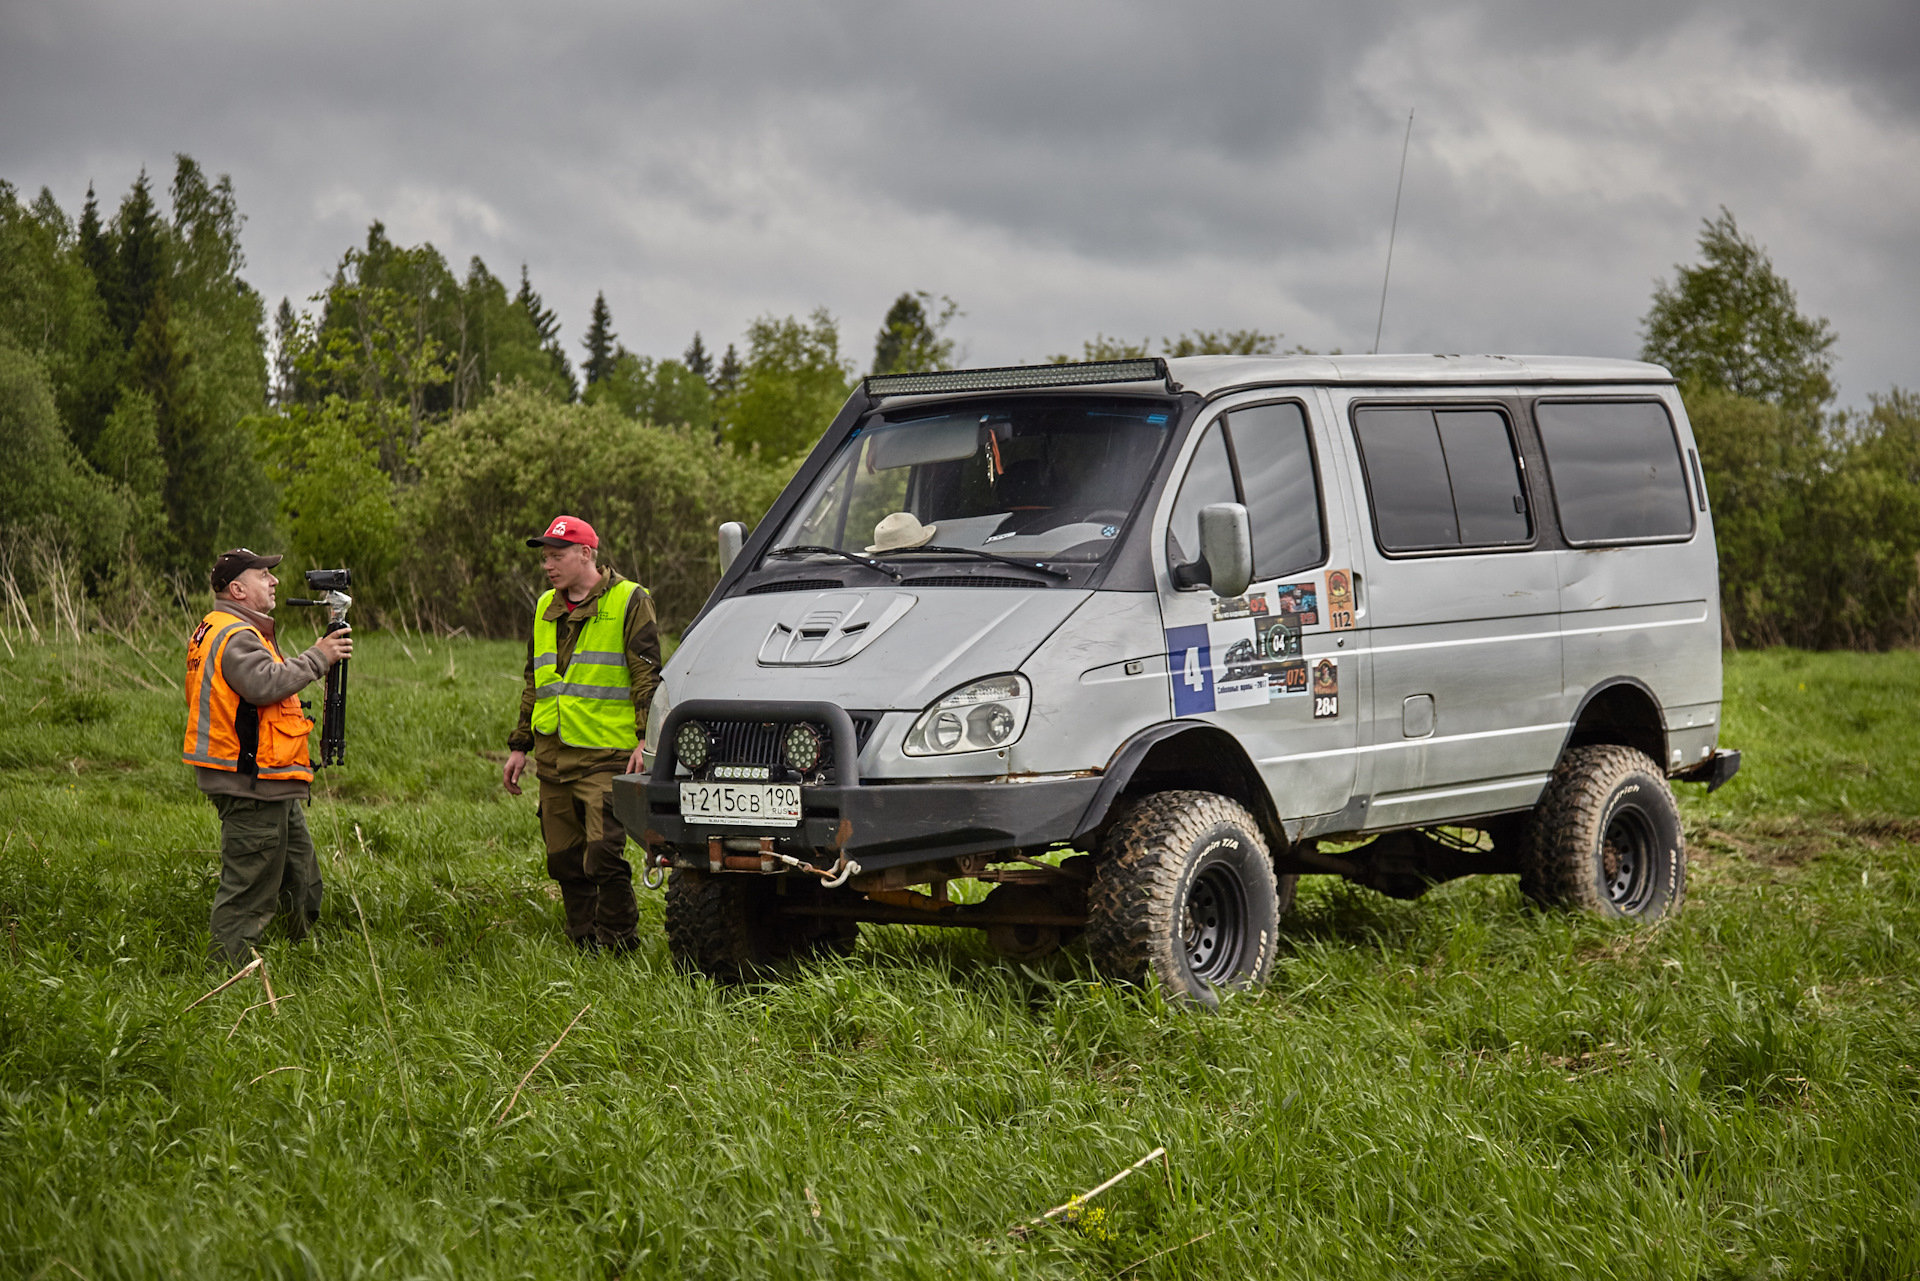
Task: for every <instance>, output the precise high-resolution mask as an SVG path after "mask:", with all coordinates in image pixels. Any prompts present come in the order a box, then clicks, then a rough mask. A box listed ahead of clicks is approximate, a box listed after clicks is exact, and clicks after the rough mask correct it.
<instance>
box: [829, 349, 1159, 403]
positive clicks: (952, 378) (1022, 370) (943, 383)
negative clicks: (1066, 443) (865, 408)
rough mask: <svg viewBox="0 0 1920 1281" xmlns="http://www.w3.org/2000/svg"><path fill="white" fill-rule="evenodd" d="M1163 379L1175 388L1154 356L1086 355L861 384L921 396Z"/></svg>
mask: <svg viewBox="0 0 1920 1281" xmlns="http://www.w3.org/2000/svg"><path fill="white" fill-rule="evenodd" d="M1145 382H1165V383H1166V384H1167V390H1168V391H1172V390H1174V385H1173V376H1172V375H1171V374H1169V373H1168V372H1167V362H1166V361H1165V360H1163V359H1161V358H1160V357H1159V356H1148V357H1144V358H1142V359H1139V360H1086V361H1076V362H1073V363H1070V364H1063V365H1006V366H1002V367H1000V368H998V369H948V370H939V371H936V372H933V373H925V374H875V375H874V376H872V377H870V378H868V379H867V380H866V383H865V384H864V386H865V388H866V392H867V395H868V396H870V397H872V398H874V399H876V400H877V399H879V398H880V397H882V396H924V395H928V394H931V393H937V392H947V391H1019V390H1024V389H1026V388H1030V387H1093V386H1099V385H1101V384H1103V383H1145Z"/></svg>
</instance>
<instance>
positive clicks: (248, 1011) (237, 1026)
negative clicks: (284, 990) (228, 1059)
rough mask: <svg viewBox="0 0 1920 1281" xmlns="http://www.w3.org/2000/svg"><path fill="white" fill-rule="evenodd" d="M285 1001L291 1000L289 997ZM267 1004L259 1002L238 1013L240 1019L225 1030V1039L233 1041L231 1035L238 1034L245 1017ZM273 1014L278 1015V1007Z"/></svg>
mask: <svg viewBox="0 0 1920 1281" xmlns="http://www.w3.org/2000/svg"><path fill="white" fill-rule="evenodd" d="M287 999H288V1000H289V1001H291V1000H292V999H293V998H292V997H291V996H289V997H288V998H287ZM267 1004H269V1002H266V1001H260V1002H257V1003H255V1004H253V1005H249V1006H248V1007H247V1008H246V1009H244V1010H242V1011H240V1017H239V1018H237V1019H235V1020H234V1021H233V1026H232V1027H230V1028H228V1029H227V1035H226V1037H225V1039H226V1040H229V1041H231V1040H232V1039H233V1034H234V1033H235V1032H238V1031H239V1030H240V1025H241V1024H242V1023H244V1022H245V1021H246V1018H247V1015H249V1014H251V1013H253V1012H254V1011H255V1010H257V1009H260V1008H262V1007H264V1006H266V1005H267ZM274 1013H276V1014H278V1013H279V1009H278V1007H276V1008H275V1010H274Z"/></svg>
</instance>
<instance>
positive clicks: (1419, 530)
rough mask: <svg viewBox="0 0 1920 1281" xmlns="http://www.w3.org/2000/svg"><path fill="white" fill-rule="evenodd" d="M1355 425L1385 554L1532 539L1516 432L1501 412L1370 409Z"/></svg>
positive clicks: (1357, 414) (1502, 544)
mask: <svg viewBox="0 0 1920 1281" xmlns="http://www.w3.org/2000/svg"><path fill="white" fill-rule="evenodd" d="M1353 425H1354V432H1355V434H1356V435H1357V436H1358V437H1359V439H1360V457H1361V462H1362V464H1363V465H1364V466H1365V467H1366V470H1367V493H1368V495H1369V497H1370V498H1371V499H1372V502H1373V527H1374V533H1375V534H1376V536H1377V537H1378V538H1379V540H1380V546H1381V547H1382V548H1383V549H1384V550H1386V551H1390V552H1423V551H1448V550H1454V549H1467V548H1475V547H1510V546H1514V545H1517V544H1525V543H1528V542H1531V541H1532V539H1533V521H1532V518H1531V516H1530V515H1529V513H1528V509H1527V498H1526V493H1527V490H1526V485H1525V484H1524V483H1522V481H1521V478H1520V463H1519V460H1518V458H1517V457H1516V455H1515V453H1514V448H1513V433H1512V432H1511V431H1510V430H1509V429H1508V426H1507V418H1506V415H1505V414H1503V413H1501V412H1500V411H1499V410H1497V409H1480V408H1473V409H1434V408H1429V407H1427V406H1419V407H1415V406H1399V405H1394V406H1373V407H1369V408H1365V409H1359V410H1356V411H1354V415H1353Z"/></svg>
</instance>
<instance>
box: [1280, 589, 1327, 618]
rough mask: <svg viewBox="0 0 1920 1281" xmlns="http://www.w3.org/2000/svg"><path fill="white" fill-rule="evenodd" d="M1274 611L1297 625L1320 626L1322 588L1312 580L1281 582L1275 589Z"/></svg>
mask: <svg viewBox="0 0 1920 1281" xmlns="http://www.w3.org/2000/svg"><path fill="white" fill-rule="evenodd" d="M1273 603H1274V612H1275V613H1277V614H1280V615H1283V616H1284V617H1287V618H1290V619H1292V620H1293V625H1294V626H1295V627H1318V626H1320V588H1319V586H1318V584H1315V583H1312V582H1305V583H1281V584H1280V585H1279V586H1278V587H1275V588H1274V589H1273Z"/></svg>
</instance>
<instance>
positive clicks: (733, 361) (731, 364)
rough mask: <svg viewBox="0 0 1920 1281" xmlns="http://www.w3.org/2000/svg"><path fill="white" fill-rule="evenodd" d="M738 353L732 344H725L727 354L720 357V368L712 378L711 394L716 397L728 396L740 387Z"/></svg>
mask: <svg viewBox="0 0 1920 1281" xmlns="http://www.w3.org/2000/svg"><path fill="white" fill-rule="evenodd" d="M740 369H741V366H740V353H739V352H737V351H735V350H734V347H733V344H732V343H728V344H727V352H726V354H725V355H724V356H722V357H720V368H719V369H718V370H717V371H715V373H714V376H713V393H714V395H716V396H726V395H730V394H731V393H732V392H733V390H734V388H736V387H738V386H739V385H740Z"/></svg>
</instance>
